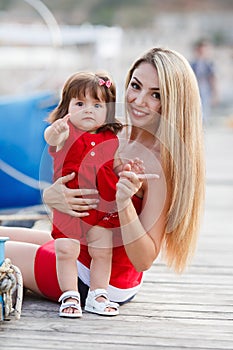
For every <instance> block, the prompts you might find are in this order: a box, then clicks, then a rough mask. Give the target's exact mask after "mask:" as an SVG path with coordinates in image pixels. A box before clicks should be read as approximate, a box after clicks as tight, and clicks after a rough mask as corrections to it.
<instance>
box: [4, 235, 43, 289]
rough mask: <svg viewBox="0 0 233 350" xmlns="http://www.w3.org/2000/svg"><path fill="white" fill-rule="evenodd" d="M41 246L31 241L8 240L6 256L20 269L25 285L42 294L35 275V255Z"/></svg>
mask: <svg viewBox="0 0 233 350" xmlns="http://www.w3.org/2000/svg"><path fill="white" fill-rule="evenodd" d="M39 247H40V245H36V244H31V243H25V242H11V241H8V242H6V244H5V257H6V258H9V259H10V260H11V262H12V264H13V265H15V266H17V267H18V268H19V269H20V271H21V273H22V276H23V285H24V287H25V288H28V289H30V290H31V291H33V292H35V293H38V294H40V295H41V292H40V291H39V288H38V286H37V283H36V280H35V275H34V263H35V256H36V252H37V249H38V248H39Z"/></svg>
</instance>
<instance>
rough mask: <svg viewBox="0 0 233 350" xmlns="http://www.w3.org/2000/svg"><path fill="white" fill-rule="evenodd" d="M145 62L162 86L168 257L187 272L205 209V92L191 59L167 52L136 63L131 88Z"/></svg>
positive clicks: (160, 136)
mask: <svg viewBox="0 0 233 350" xmlns="http://www.w3.org/2000/svg"><path fill="white" fill-rule="evenodd" d="M143 62H147V63H150V64H152V65H153V66H154V67H155V68H156V70H157V73H158V78H159V85H160V100H161V120H160V125H159V128H158V130H157V132H156V138H157V139H159V140H160V150H161V162H162V167H163V170H164V174H165V177H166V181H167V187H168V196H169V199H168V211H167V216H166V231H165V234H164V246H163V255H164V258H165V260H166V262H167V265H168V266H169V267H173V268H174V270H175V271H177V272H182V271H183V270H184V268H185V267H186V265H187V264H188V263H189V262H190V260H191V258H192V257H193V254H194V252H195V248H196V245H197V238H198V232H199V228H200V222H201V218H202V214H203V205H204V193H205V165H204V151H203V149H204V147H203V129H202V115H201V101H200V94H199V89H198V85H197V80H196V77H195V75H194V73H193V70H192V68H191V67H190V65H189V63H188V61H187V60H186V59H185V58H184V57H183V56H182V55H181V54H179V53H177V52H176V51H174V50H169V49H163V48H153V49H151V50H149V51H148V52H147V53H145V54H144V55H143V56H142V57H140V58H139V59H138V60H137V61H136V62H135V63H134V65H133V66H132V68H131V69H130V71H129V73H128V76H127V79H126V87H127V86H128V84H129V81H130V79H131V77H132V74H133V72H134V70H135V69H136V68H137V67H138V66H139V65H140V64H141V63H143Z"/></svg>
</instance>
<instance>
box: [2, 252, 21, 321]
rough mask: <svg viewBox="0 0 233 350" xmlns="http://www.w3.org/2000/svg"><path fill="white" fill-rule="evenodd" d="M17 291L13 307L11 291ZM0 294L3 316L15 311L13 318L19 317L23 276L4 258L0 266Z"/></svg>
mask: <svg viewBox="0 0 233 350" xmlns="http://www.w3.org/2000/svg"><path fill="white" fill-rule="evenodd" d="M14 292H17V297H16V303H15V307H14V308H13V306H12V296H13V293H14ZM0 295H1V296H2V299H3V302H4V316H6V317H7V316H9V315H10V314H11V313H12V312H13V311H15V318H16V319H17V320H19V319H20V316H21V309H22V301H23V277H22V274H21V271H20V270H19V268H18V267H17V266H15V265H12V264H11V261H10V259H8V258H7V259H5V260H4V262H3V263H2V265H1V266H0Z"/></svg>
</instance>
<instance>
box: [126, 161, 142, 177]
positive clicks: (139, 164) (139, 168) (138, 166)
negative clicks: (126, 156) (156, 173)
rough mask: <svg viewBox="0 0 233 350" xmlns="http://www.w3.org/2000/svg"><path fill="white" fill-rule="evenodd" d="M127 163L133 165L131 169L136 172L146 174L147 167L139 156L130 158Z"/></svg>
mask: <svg viewBox="0 0 233 350" xmlns="http://www.w3.org/2000/svg"><path fill="white" fill-rule="evenodd" d="M127 164H129V165H130V166H131V171H133V172H134V173H135V174H144V172H145V167H144V165H143V160H141V159H139V158H138V157H136V158H134V159H133V160H132V159H131V160H129V161H128V163H127Z"/></svg>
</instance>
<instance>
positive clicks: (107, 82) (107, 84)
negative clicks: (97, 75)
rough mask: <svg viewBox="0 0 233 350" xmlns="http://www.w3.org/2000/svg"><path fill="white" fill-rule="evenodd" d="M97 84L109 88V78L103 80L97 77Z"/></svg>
mask: <svg viewBox="0 0 233 350" xmlns="http://www.w3.org/2000/svg"><path fill="white" fill-rule="evenodd" d="M99 85H100V86H103V85H105V86H106V87H107V88H110V86H111V85H112V83H111V81H110V80H107V81H105V80H104V79H99Z"/></svg>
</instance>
